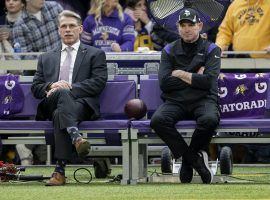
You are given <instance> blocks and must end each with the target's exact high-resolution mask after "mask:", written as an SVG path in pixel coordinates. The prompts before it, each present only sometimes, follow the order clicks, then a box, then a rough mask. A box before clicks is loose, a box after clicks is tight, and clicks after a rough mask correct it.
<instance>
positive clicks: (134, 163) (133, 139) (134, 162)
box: [130, 129, 139, 184]
mask: <svg viewBox="0 0 270 200" xmlns="http://www.w3.org/2000/svg"><path fill="white" fill-rule="evenodd" d="M130 143H131V144H130V145H131V180H130V184H137V182H138V180H139V143H138V133H137V131H136V130H133V129H131V135H130Z"/></svg>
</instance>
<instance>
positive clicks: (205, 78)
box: [191, 47, 221, 90]
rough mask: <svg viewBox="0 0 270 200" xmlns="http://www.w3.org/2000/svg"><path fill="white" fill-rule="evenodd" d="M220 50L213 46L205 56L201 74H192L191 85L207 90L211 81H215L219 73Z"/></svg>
mask: <svg viewBox="0 0 270 200" xmlns="http://www.w3.org/2000/svg"><path fill="white" fill-rule="evenodd" d="M220 54H221V50H220V48H219V47H216V48H214V49H213V50H212V51H211V52H210V53H209V54H208V55H207V57H206V63H205V70H204V72H203V74H197V73H193V74H192V83H191V87H193V88H198V89H203V90H209V89H210V88H211V87H212V84H213V82H216V81H217V79H218V75H219V73H220V65H221V58H220Z"/></svg>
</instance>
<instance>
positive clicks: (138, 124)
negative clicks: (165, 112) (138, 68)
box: [130, 78, 270, 184]
mask: <svg viewBox="0 0 270 200" xmlns="http://www.w3.org/2000/svg"><path fill="white" fill-rule="evenodd" d="M268 85H269V84H268ZM160 94H161V91H160V88H159V83H158V80H157V79H156V78H150V79H145V80H144V79H141V81H140V93H139V96H140V99H142V100H143V101H144V102H145V104H146V105H147V110H148V115H149V116H148V119H145V120H137V121H131V136H130V142H131V155H132V156H131V157H132V160H131V164H130V166H131V169H130V171H131V180H130V183H131V184H136V183H137V182H138V181H139V180H140V179H143V180H147V163H148V162H147V153H148V152H147V149H148V148H147V146H148V144H151V145H153V144H155V145H157V144H164V142H163V141H162V140H161V139H160V138H159V137H158V136H157V135H156V134H155V133H154V131H153V130H152V129H151V128H150V117H151V114H152V113H153V112H154V111H155V110H156V109H157V107H158V106H159V105H160V104H161V103H162V100H161V99H160ZM268 96H269V92H268ZM268 98H269V97H268ZM267 108H269V103H268V105H267ZM195 125H196V123H195V121H180V122H178V123H177V124H176V128H177V129H178V131H179V132H180V133H188V134H186V135H184V138H185V140H186V141H187V142H190V139H191V133H192V132H193V131H194V129H195ZM267 131H268V132H269V131H270V118H269V119H268V118H265V119H245V118H243V119H221V121H220V125H219V128H218V129H217V132H267ZM211 143H226V144H227V143H270V135H267V134H264V135H262V136H260V137H234V136H232V137H230V136H229V137H228V136H227V137H225V136H219V135H216V136H214V137H213V138H212V141H211Z"/></svg>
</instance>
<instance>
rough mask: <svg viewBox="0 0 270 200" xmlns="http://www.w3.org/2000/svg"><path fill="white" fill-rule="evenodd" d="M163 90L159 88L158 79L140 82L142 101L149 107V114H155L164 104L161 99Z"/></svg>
mask: <svg viewBox="0 0 270 200" xmlns="http://www.w3.org/2000/svg"><path fill="white" fill-rule="evenodd" d="M160 94H161V90H160V88H159V82H158V79H146V80H141V82H140V99H141V100H143V102H144V103H145V104H146V106H147V110H148V111H149V112H153V111H155V110H156V109H157V107H158V106H159V105H160V104H162V102H163V101H162V99H161V98H160Z"/></svg>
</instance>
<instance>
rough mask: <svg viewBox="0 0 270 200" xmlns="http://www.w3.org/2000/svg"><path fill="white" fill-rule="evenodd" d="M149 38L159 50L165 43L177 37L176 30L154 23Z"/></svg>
mask: <svg viewBox="0 0 270 200" xmlns="http://www.w3.org/2000/svg"><path fill="white" fill-rule="evenodd" d="M151 38H152V41H153V44H154V49H155V50H157V51H161V50H162V49H163V48H164V47H165V46H166V45H167V44H169V43H171V42H173V41H175V40H177V39H179V38H180V37H179V34H177V32H172V31H168V30H166V29H165V28H163V27H162V26H160V25H159V24H157V23H154V26H153V31H152V32H151Z"/></svg>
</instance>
